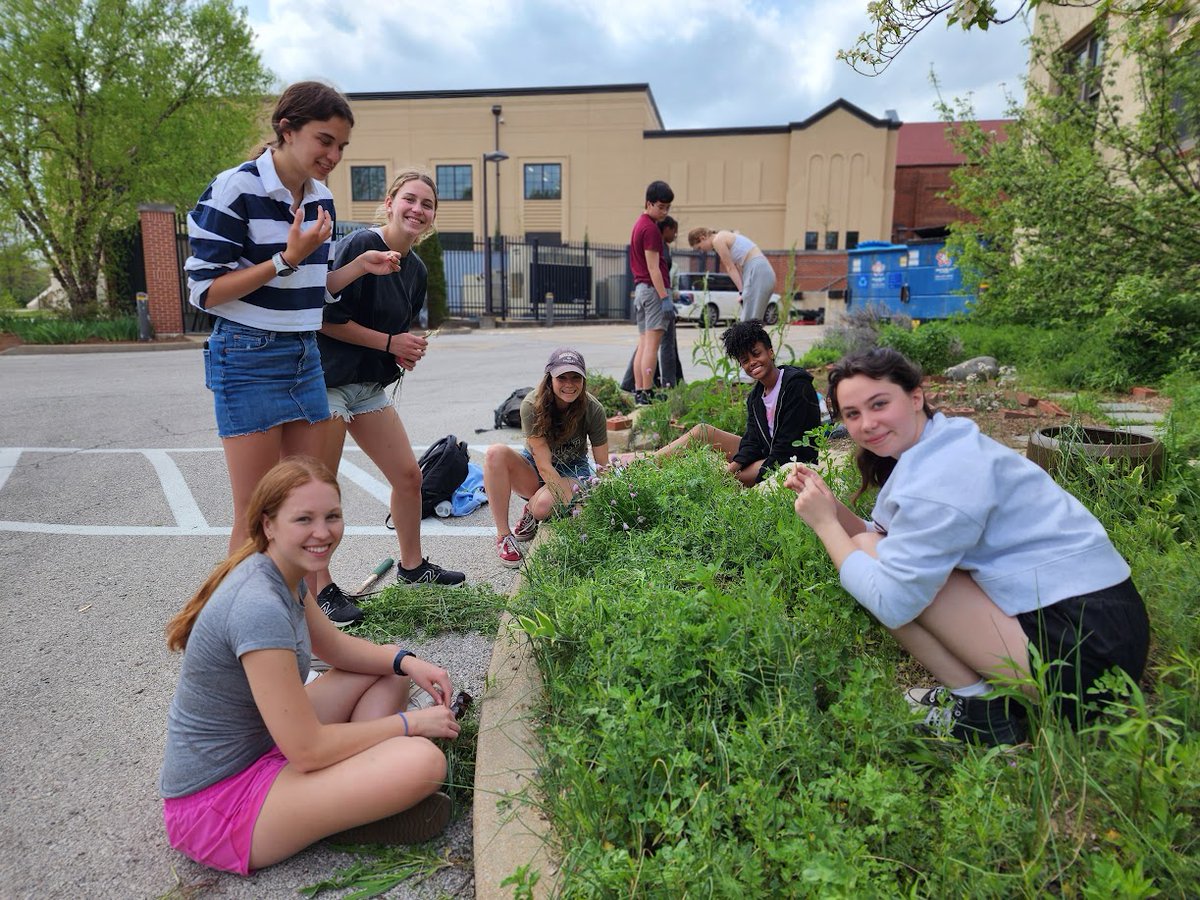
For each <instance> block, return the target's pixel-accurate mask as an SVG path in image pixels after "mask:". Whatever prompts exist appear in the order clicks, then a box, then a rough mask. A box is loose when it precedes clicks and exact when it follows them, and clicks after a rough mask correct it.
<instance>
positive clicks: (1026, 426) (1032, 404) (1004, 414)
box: [818, 376, 1170, 451]
mask: <svg viewBox="0 0 1200 900" xmlns="http://www.w3.org/2000/svg"><path fill="white" fill-rule="evenodd" d="M821 382H824V379H820V381H819V383H818V389H819V390H821V391H822V392H824V391H825V389H826V388H825V385H824V384H823V383H821ZM925 391H926V397H927V399H928V400H929V404H930V406H932V407H933V408H934V409H935V410H936V411H938V412H941V413H944V414H945V415H947V416H969V417H970V418H971V419H974V420H975V422H976V423H977V424H978V425H979V428H980V430H981V431H982V432H983V433H984V434H986V435H989V436H990V437H992V438H994V439H995V440H997V441H999V442H1000V443H1002V444H1006V445H1007V446H1009V447H1013V448H1014V449H1018V450H1022V451H1023V450H1024V448H1025V444H1026V440H1027V438H1028V437H1029V435H1030V434H1031V433H1032V432H1034V431H1037V430H1038V429H1039V428H1048V427H1051V426H1054V425H1064V424H1066V423H1068V422H1076V423H1079V424H1083V425H1099V426H1107V424H1108V423H1107V422H1105V421H1104V420H1103V419H1098V418H1096V417H1095V416H1093V415H1091V414H1089V413H1086V412H1078V411H1073V410H1072V409H1071V403H1070V401H1069V400H1064V399H1061V398H1060V399H1057V400H1056V399H1055V398H1053V397H1047V396H1044V395H1030V394H1028V393H1026V392H1025V391H1020V390H1017V389H1014V388H1011V387H1008V386H1000V385H998V384H997V383H996V382H995V381H989V382H984V383H978V384H965V383H962V382H951V381H947V380H946V379H945V378H942V377H940V376H931V377H929V378H926V380H925ZM1104 400H1105V401H1112V402H1118V403H1142V404H1145V405H1146V406H1148V407H1150V408H1151V409H1153V410H1156V411H1158V412H1162V413H1165V412H1167V410H1168V409H1169V407H1170V401H1168V400H1166V399H1165V398H1163V397H1157V396H1156V397H1150V398H1146V397H1141V396H1133V395H1130V394H1123V395H1122V394H1118V395H1114V396H1112V397H1106V398H1104ZM1039 401H1041V402H1040V403H1039ZM845 443H846V445H847V447H849V446H850V442H849V440H847V441H846V442H845Z"/></svg>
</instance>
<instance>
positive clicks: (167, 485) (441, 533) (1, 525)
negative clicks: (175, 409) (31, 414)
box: [0, 444, 524, 537]
mask: <svg viewBox="0 0 1200 900" xmlns="http://www.w3.org/2000/svg"><path fill="white" fill-rule="evenodd" d="M468 446H469V448H470V450H471V452H472V453H473V454H476V455H478V456H483V455H484V453H485V452H486V451H487V448H488V446H490V445H488V444H470V445H468ZM507 446H509V447H511V448H512V449H514V450H520V449H522V447H524V445H523V444H508V445H507ZM426 447H427V445H415V446H414V447H413V450H414V451H415V452H416V453H417V454H418V455H419V454H420V453H422V452H423V451H424V450H425V449H426ZM346 451H347V452H357V453H361V452H362V450H361V448H359V447H357V446H348V447H346ZM221 452H222V448H221V447H97V448H80V447H0V489H3V487H4V485H5V483H6V482H7V481H8V479H9V477H10V476H11V475H12V473H13V472H14V471H15V470H16V468H17V463H18V462H19V460H20V458H21V456H22V454H32V453H45V454H54V455H59V456H69V455H74V454H120V453H132V454H140V455H142V456H144V457H145V458H146V459H147V460H149V462H150V464H151V466H153V467H154V471H155V473H156V474H157V475H158V480H159V484H160V485H161V486H162V490H163V495H164V496H165V498H166V501H167V505H168V506H169V507H170V510H171V515H172V516H173V517H174V519H175V524H174V525H86V524H76V523H48V522H21V521H14V520H0V532H22V533H26V534H57V535H77V536H81V537H137V536H148V537H149V536H157V537H181V536H182V537H221V536H225V535H228V534H229V533H230V531H231V530H232V529H231V528H229V527H225V526H214V525H210V524H209V523H208V520H207V519H206V518H205V517H204V513H203V512H202V511H201V509H200V506H199V504H198V503H197V502H196V498H195V496H194V495H193V494H192V491H191V489H190V488H189V487H188V484H187V480H186V479H185V478H184V475H183V472H181V471H180V469H179V466H178V465H177V464H176V462H175V460H174V459H173V458H172V455H173V454H176V453H221ZM339 475H340V476H342V477H344V478H345V479H346V480H347V481H350V482H352V483H354V484H355V485H357V486H358V487H360V488H362V489H363V490H364V491H366V492H367V493H368V494H370V495H371V496H372V497H374V498H375V499H376V500H378V501H379V502H380V503H382V504H383V506H384V507H385V508H387V507H388V506H389V505H390V502H391V488H390V487H389V486H388V485H387V483H386V482H383V481H380V480H379V479H378V478H376V477H375V476H373V475H372V474H371V473H370V472H368V471H366V470H365V469H363V468H361V467H360V466H358V465H356V464H355V463H353V462H350V460H348V459H346V458H345V456H344V455H343V458H342V462H341V466H340V471H339ZM454 521H455V520H454V519H436V518H429V519H424V520H422V522H421V534H422V535H428V536H430V537H483V536H488V535H492V534H494V533H495V529H494V528H493V527H492V526H490V525H488V526H483V525H458V524H454ZM346 534H347V535H376V536H380V535H394V534H395V532H393V531H392V530H391V529H389V528H386V527H384V526H383V525H347V526H346Z"/></svg>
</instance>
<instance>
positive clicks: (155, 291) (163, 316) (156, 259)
mask: <svg viewBox="0 0 1200 900" xmlns="http://www.w3.org/2000/svg"><path fill="white" fill-rule="evenodd" d="M138 220H139V221H140V222H141V224H142V256H143V258H144V259H145V264H146V294H147V297H148V301H149V307H150V324H151V325H152V326H153V328H154V335H155V337H160V338H161V337H175V336H178V335H180V334H183V307H182V303H183V297H182V296H180V288H179V254H178V253H177V252H176V250H175V207H174V206H171V205H169V204H165V203H143V204H142V205H141V206H139V207H138Z"/></svg>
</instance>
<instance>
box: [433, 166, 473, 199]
mask: <svg viewBox="0 0 1200 900" xmlns="http://www.w3.org/2000/svg"><path fill="white" fill-rule="evenodd" d="M434 180H435V181H436V182H437V189H438V200H470V199H471V196H472V194H471V167H470V166H436V167H435V168H434Z"/></svg>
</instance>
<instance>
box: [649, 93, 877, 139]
mask: <svg viewBox="0 0 1200 900" xmlns="http://www.w3.org/2000/svg"><path fill="white" fill-rule="evenodd" d="M839 109H841V110H845V111H846V112H848V113H850V115H852V116H854V117H855V118H858V119H861V120H862V121H864V122H866V123H867V124H868V125H870V126H872V127H873V128H887V129H888V130H889V131H894V130H896V129H897V128H899V127H900V125H901V122H900V120H899V119H898V118H893V117H892V116H888V117H886V118H882V119H880V118H876V117H875V116H873V115H871V114H870V113H868V112H865V111H863V110H862V109H860V108H859V107H857V106H855V105H854V104H853V103H851V102H850V101H849V100H844V99H842V98H841V97H839V98H838V99H837V100H834V101H833V102H832V103H830V104H829V105H828V106H826V107H825V108H824V109H821V110H819V111H818V112H815V113H813V114H812V115H811V116H809V117H808V118H807V119H804V120H803V121H800V122H789V123H788V124H787V125H747V126H743V127H740V128H676V129H671V130H668V129H665V128H664V129H663V130H662V131H643V132H642V137H644V138H673V137H727V136H736V135H753V134H787V133H788V132H791V131H803V130H804V129H806V128H809V127H810V126H812V125H815V124H816V123H817V122H818V121H820V120H821V119H823V118H825V117H826V116H828V115H830V114H831V113H833V112H836V111H837V110H839Z"/></svg>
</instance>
